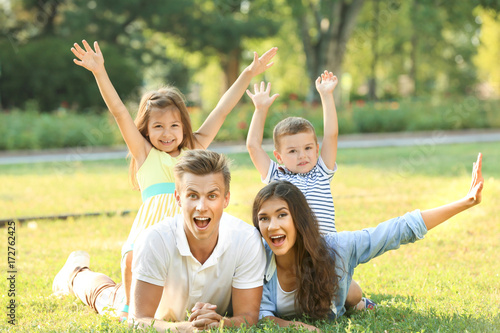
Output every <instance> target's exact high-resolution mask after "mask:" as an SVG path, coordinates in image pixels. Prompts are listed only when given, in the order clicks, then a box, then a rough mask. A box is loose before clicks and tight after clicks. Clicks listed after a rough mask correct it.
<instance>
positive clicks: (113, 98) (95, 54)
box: [71, 40, 151, 166]
mask: <svg viewBox="0 0 500 333" xmlns="http://www.w3.org/2000/svg"><path fill="white" fill-rule="evenodd" d="M82 44H83V47H84V48H85V49H82V48H81V47H80V45H78V44H77V43H75V44H74V45H73V47H72V48H71V51H72V52H73V54H74V55H75V56H76V57H77V58H78V59H79V60H77V59H73V61H74V63H75V64H77V65H78V66H81V67H84V68H86V69H88V70H89V71H91V72H92V74H94V77H95V80H96V82H97V86H98V87H99V91H100V92H101V95H102V98H103V99H104V102H105V103H106V106H107V107H108V110H109V111H110V112H111V114H112V115H113V116H114V117H115V120H116V123H117V124H118V127H119V128H120V132H121V133H122V136H123V139H124V140H125V143H126V144H127V147H128V149H129V150H130V153H131V154H132V156H133V157H134V159H135V160H136V161H137V164H138V166H141V165H142V163H143V162H144V160H145V159H146V157H147V154H148V153H149V151H150V150H151V144H150V143H149V142H148V141H147V140H146V139H145V138H144V137H143V136H142V134H141V133H140V132H139V130H138V129H137V127H136V126H135V124H134V120H133V119H132V117H131V116H130V113H129V112H128V110H127V108H126V107H125V105H124V104H123V102H122V100H121V99H120V96H118V93H117V92H116V90H115V88H114V87H113V84H112V83H111V80H110V79H109V76H108V73H107V72H106V68H105V67H104V57H103V55H102V52H101V49H100V48H99V44H98V43H97V42H94V49H95V51H94V50H92V48H91V47H90V45H89V43H87V41H86V40H84V41H82Z"/></svg>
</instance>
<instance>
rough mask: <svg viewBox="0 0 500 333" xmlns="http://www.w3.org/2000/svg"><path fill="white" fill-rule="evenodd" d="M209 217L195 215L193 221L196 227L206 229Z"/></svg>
mask: <svg viewBox="0 0 500 333" xmlns="http://www.w3.org/2000/svg"><path fill="white" fill-rule="evenodd" d="M210 221H211V219H210V218H209V217H195V218H194V223H195V224H196V226H197V227H198V229H206V228H207V227H208V225H209V224H210Z"/></svg>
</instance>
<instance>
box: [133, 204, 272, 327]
mask: <svg viewBox="0 0 500 333" xmlns="http://www.w3.org/2000/svg"><path fill="white" fill-rule="evenodd" d="M183 221H184V217H183V215H182V214H179V215H176V216H175V217H171V218H167V219H165V220H164V221H162V222H160V223H157V224H156V225H154V226H151V227H150V228H148V229H147V230H146V232H145V233H144V234H143V235H142V236H141V237H140V238H139V239H138V241H137V242H136V244H135V248H134V262H133V276H134V278H137V279H138V280H140V281H144V282H147V283H151V284H154V285H157V286H162V287H163V295H162V298H161V301H160V304H159V306H158V309H157V310H156V314H155V318H157V319H163V320H168V321H184V320H185V319H186V314H187V311H189V312H191V309H192V308H193V306H194V305H195V304H196V302H208V303H210V304H215V305H217V310H216V311H217V313H219V314H221V315H226V313H227V312H228V311H231V308H230V301H231V291H232V287H234V288H236V289H251V288H257V287H260V286H262V285H263V278H264V270H265V266H266V257H265V253H264V247H263V244H262V240H261V237H260V234H259V232H258V231H257V229H256V228H255V227H253V226H250V225H249V224H247V223H245V222H243V221H242V220H240V219H238V218H236V217H234V216H231V215H229V214H226V213H223V214H222V217H221V221H220V224H219V238H218V241H217V245H216V246H215V248H214V251H213V252H212V254H211V255H210V257H209V258H208V259H207V261H205V263H204V264H203V265H202V264H200V263H199V262H198V260H196V259H195V258H194V257H193V255H192V253H191V250H190V248H189V245H188V241H187V238H186V234H185V231H184V222H183Z"/></svg>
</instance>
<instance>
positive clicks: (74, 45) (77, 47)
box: [73, 43, 85, 54]
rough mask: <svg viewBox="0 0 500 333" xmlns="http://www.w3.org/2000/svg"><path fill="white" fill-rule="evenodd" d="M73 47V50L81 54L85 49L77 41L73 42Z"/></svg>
mask: <svg viewBox="0 0 500 333" xmlns="http://www.w3.org/2000/svg"><path fill="white" fill-rule="evenodd" d="M73 47H74V48H75V50H76V51H77V52H78V53H80V54H83V53H85V51H84V50H83V49H82V48H81V47H80V45H79V44H78V43H75V44H73Z"/></svg>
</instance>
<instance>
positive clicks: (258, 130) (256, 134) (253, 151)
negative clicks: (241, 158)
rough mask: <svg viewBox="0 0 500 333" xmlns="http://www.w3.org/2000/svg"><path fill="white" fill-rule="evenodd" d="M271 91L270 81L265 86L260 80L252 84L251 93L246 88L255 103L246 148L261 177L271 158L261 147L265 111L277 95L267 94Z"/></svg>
mask: <svg viewBox="0 0 500 333" xmlns="http://www.w3.org/2000/svg"><path fill="white" fill-rule="evenodd" d="M270 92H271V82H269V83H268V84H267V88H265V83H264V81H262V82H261V83H260V89H259V85H258V84H255V85H254V93H253V94H252V93H251V92H250V91H249V90H247V94H248V96H250V98H251V99H252V102H253V104H254V105H255V112H254V114H253V117H252V122H251V123H250V128H249V129H248V136H247V149H248V153H249V154H250V158H251V159H252V162H253V164H254V165H255V167H256V168H257V171H259V173H260V176H261V177H262V178H266V177H267V172H268V171H269V164H270V163H271V159H270V158H269V155H267V153H266V152H265V150H264V149H263V148H262V138H263V136H264V125H265V123H266V117H267V112H268V110H269V107H270V106H271V104H273V102H274V100H275V99H276V98H277V97H278V96H279V95H278V94H274V95H273V96H269V94H270Z"/></svg>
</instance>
